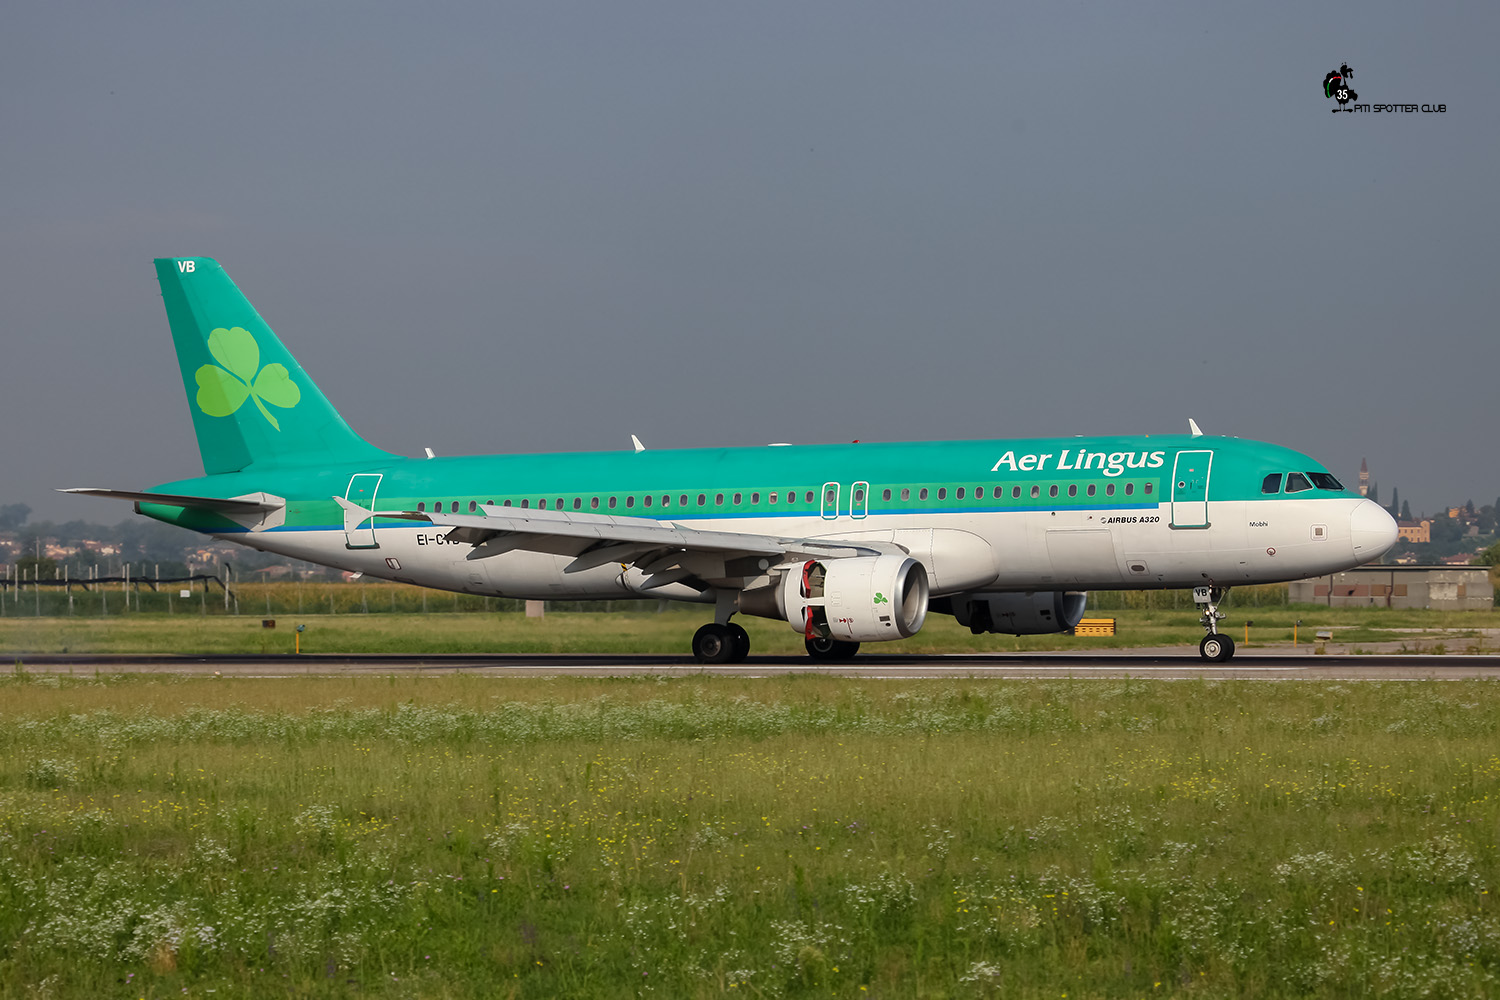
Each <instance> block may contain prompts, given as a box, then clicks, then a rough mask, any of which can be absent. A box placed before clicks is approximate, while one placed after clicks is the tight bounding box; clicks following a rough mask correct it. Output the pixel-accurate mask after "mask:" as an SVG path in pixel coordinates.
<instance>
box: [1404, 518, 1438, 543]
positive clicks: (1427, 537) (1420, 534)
mask: <svg viewBox="0 0 1500 1000" xmlns="http://www.w3.org/2000/svg"><path fill="white" fill-rule="evenodd" d="M1396 534H1397V535H1398V536H1400V538H1401V540H1402V541H1403V542H1417V543H1420V544H1424V545H1425V544H1426V543H1428V542H1430V541H1432V522H1431V521H1397V522H1396Z"/></svg>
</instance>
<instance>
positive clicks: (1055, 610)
mask: <svg viewBox="0 0 1500 1000" xmlns="http://www.w3.org/2000/svg"><path fill="white" fill-rule="evenodd" d="M1088 599H1089V595H1088V594H1087V593H1085V592H1084V591H1081V590H1036V591H1028V592H1026V593H999V592H985V591H971V592H968V593H963V594H954V595H953V596H952V597H945V598H941V599H939V600H936V601H933V602H932V610H934V611H938V612H942V613H943V614H950V615H952V616H953V617H955V618H957V619H958V623H959V624H960V625H967V626H968V627H969V631H970V632H973V633H974V634H975V635H979V634H980V633H981V632H997V633H1003V634H1005V635H1051V634H1053V633H1057V632H1066V631H1068V629H1070V628H1072V627H1073V626H1075V625H1077V624H1078V622H1079V621H1080V620H1081V619H1082V618H1083V612H1084V610H1085V608H1086V607H1087V606H1088Z"/></svg>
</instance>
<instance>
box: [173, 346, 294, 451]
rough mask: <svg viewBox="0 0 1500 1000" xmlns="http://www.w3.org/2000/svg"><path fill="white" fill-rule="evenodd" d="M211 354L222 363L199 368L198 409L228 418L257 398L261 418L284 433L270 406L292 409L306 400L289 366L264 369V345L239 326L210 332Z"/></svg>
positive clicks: (211, 414) (270, 366) (209, 349)
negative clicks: (268, 406) (261, 350)
mask: <svg viewBox="0 0 1500 1000" xmlns="http://www.w3.org/2000/svg"><path fill="white" fill-rule="evenodd" d="M208 353H210V354H212V355H213V356H214V360H215V361H217V362H218V363H219V364H217V365H204V366H203V367H202V368H199V369H198V373H197V376H196V377H197V379H198V409H200V410H202V411H203V412H204V413H207V414H208V415H209V416H210V417H227V416H229V415H230V414H232V413H234V412H235V411H236V410H238V409H239V408H240V407H241V406H244V405H245V400H247V399H253V400H255V406H256V409H258V410H260V415H261V416H263V417H265V418H266V419H267V420H268V421H270V423H271V426H272V427H274V428H276V429H277V430H278V431H279V430H281V425H280V424H278V423H277V422H276V418H275V417H273V416H271V411H270V410H268V409H266V404H267V403H270V404H271V405H272V406H279V407H281V408H282V409H283V410H289V409H291V408H292V407H294V406H296V405H297V403H298V402H299V401H300V400H301V399H302V390H301V389H298V388H297V383H295V382H293V381H292V379H291V375H290V374H289V373H288V372H287V370H286V365H283V364H269V365H266V366H265V367H264V368H262V367H261V366H260V345H258V344H257V343H256V342H255V337H254V336H253V335H252V334H251V333H250V331H249V330H246V329H245V328H243V327H239V326H236V327H234V328H232V329H229V330H226V329H224V328H223V327H219V328H218V329H217V330H213V331H212V332H210V333H209V335H208ZM220 366H222V367H220Z"/></svg>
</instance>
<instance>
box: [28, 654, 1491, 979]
mask: <svg viewBox="0 0 1500 1000" xmlns="http://www.w3.org/2000/svg"><path fill="white" fill-rule="evenodd" d="M1497 690H1500V689H1497V688H1496V687H1495V686H1494V685H1493V684H1492V683H1488V682H1448V683H1437V682H1432V683H1418V684H1401V683H1389V684H1377V683H1365V684H1323V683H1303V682H1282V683H1253V682H1226V683H1214V682H1178V683H1150V682H1140V681H1120V682H1115V681H1096V682H1085V681H1076V682H1075V681H1069V682H1019V683H1018V682H950V681H941V682H938V681H934V682H905V681H902V682H851V681H839V680H835V679H831V678H819V677H786V678H781V679H775V680H748V679H736V678H701V679H691V680H686V679H685V680H672V681H667V680H661V679H636V680H586V679H571V678H565V679H554V680H540V679H524V680H518V679H493V678H479V677H420V678H408V677H398V678H372V677H355V678H326V679H319V678H311V679H292V680H278V681H266V680H229V679H224V680H214V679H208V678H202V679H180V680H179V679H155V678H150V677H131V678H101V679H87V680H84V679H78V680H74V679H70V678H58V677H55V676H33V675H28V674H26V673H24V672H18V673H13V674H11V675H8V676H7V677H5V678H4V679H3V680H0V995H5V996H56V997H72V996H89V997H95V996H105V997H110V996H113V997H168V996H171V997H179V996H195V997H206V996H209V995H212V996H214V997H215V998H222V997H265V996H335V995H349V994H355V993H358V994H360V995H371V996H389V997H493V996H516V997H627V996H661V997H706V996H721V995H730V996H733V995H746V996H758V997H781V996H795V997H801V996H806V997H813V996H836V997H871V996H874V997H991V996H993V997H1024V998H1032V997H1035V998H1041V997H1049V998H1061V997H1068V998H1074V997H1151V996H1165V995H1184V996H1187V995H1192V996H1204V997H1242V996H1255V997H1293V996H1309V995H1316V996H1332V997H1365V996H1387V997H1473V996H1483V995H1494V994H1495V993H1496V992H1497V991H1500V984H1497V981H1496V977H1497V973H1500V911H1497V908H1496V904H1495V896H1494V894H1495V892H1496V891H1497V874H1500V868H1497V865H1500V848H1497V840H1500V756H1497V751H1500V707H1497V703H1496V698H1495V693H1496V691H1497Z"/></svg>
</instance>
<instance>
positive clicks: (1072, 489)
mask: <svg viewBox="0 0 1500 1000" xmlns="http://www.w3.org/2000/svg"><path fill="white" fill-rule="evenodd" d="M1077 495H1078V484H1077V483H1069V484H1068V496H1070V497H1076V496H1077Z"/></svg>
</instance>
